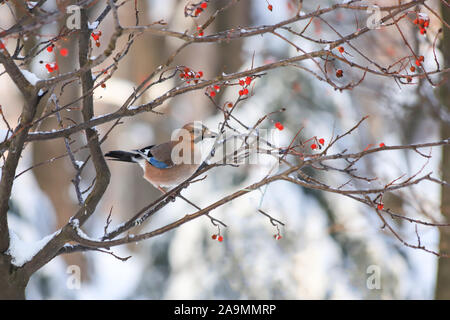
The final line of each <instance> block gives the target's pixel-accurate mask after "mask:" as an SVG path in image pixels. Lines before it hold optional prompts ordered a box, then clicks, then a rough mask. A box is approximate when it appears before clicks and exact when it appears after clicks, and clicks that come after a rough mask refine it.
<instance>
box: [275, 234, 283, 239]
mask: <svg viewBox="0 0 450 320" xmlns="http://www.w3.org/2000/svg"><path fill="white" fill-rule="evenodd" d="M273 238H274V239H275V240H280V239H281V238H283V237H282V236H281V234H279V233H277V234H274V235H273Z"/></svg>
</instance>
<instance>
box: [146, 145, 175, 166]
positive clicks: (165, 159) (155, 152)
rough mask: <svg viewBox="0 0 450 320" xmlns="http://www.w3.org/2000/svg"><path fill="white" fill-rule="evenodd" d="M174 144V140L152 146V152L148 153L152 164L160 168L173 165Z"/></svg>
mask: <svg viewBox="0 0 450 320" xmlns="http://www.w3.org/2000/svg"><path fill="white" fill-rule="evenodd" d="M173 146H174V143H173V141H171V142H166V143H161V144H158V145H155V146H152V147H151V148H150V154H148V159H149V160H148V161H149V162H150V164H151V165H152V166H154V167H156V168H159V169H166V168H170V167H172V166H173V165H174V163H173V161H172V149H173Z"/></svg>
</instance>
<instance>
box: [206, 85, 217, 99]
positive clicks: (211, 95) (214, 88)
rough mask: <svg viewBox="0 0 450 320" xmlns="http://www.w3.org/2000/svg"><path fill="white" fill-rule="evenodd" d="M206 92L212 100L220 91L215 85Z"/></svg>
mask: <svg viewBox="0 0 450 320" xmlns="http://www.w3.org/2000/svg"><path fill="white" fill-rule="evenodd" d="M207 90H208V91H209V93H208V94H209V96H210V97H211V98H214V97H215V96H216V94H217V92H219V91H220V86H219V85H218V84H215V85H214V86H212V87H209V88H208V89H207Z"/></svg>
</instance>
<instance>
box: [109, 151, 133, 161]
mask: <svg viewBox="0 0 450 320" xmlns="http://www.w3.org/2000/svg"><path fill="white" fill-rule="evenodd" d="M105 157H107V158H109V159H108V160H115V161H123V162H136V160H137V158H139V157H140V155H139V154H137V153H133V152H127V151H119V150H116V151H110V152H108V153H106V154H105Z"/></svg>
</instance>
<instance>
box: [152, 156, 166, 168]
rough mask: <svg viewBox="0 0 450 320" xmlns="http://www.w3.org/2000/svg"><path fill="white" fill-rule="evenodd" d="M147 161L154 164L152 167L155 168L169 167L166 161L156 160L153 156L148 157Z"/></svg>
mask: <svg viewBox="0 0 450 320" xmlns="http://www.w3.org/2000/svg"><path fill="white" fill-rule="evenodd" d="M148 162H149V163H150V164H151V165H152V166H154V167H156V168H158V169H165V168H168V167H169V166H168V165H167V163H165V162H163V161H159V160H156V159H155V158H153V157H150V158H149V161H148Z"/></svg>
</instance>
